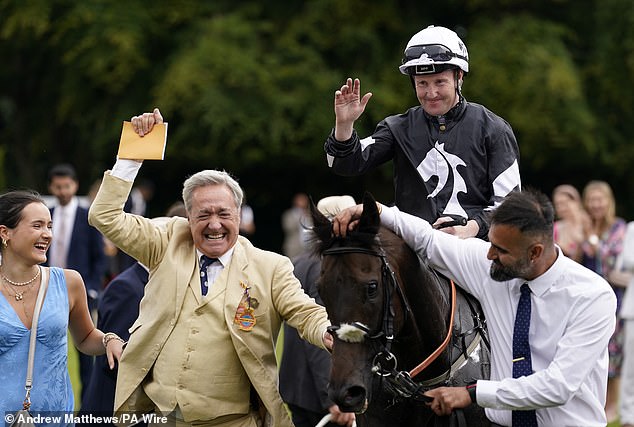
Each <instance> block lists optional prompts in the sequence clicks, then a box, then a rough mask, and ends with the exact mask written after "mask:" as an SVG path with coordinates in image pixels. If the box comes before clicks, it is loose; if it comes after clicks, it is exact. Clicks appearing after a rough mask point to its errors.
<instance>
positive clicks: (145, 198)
mask: <svg viewBox="0 0 634 427" xmlns="http://www.w3.org/2000/svg"><path fill="white" fill-rule="evenodd" d="M152 197H154V183H153V182H152V181H150V180H149V179H139V180H138V182H136V183H135V184H134V187H132V191H130V198H129V201H130V210H129V211H126V212H130V213H133V214H135V215H141V216H146V215H147V204H148V202H149V201H150V200H152ZM124 211H125V209H124Z"/></svg>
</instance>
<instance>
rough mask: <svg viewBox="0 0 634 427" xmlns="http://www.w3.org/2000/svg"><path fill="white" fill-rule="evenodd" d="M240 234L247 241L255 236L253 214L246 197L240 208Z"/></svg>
mask: <svg viewBox="0 0 634 427" xmlns="http://www.w3.org/2000/svg"><path fill="white" fill-rule="evenodd" d="M240 234H241V235H243V236H244V237H246V238H249V239H250V238H251V237H253V235H254V234H255V214H254V212H253V208H252V207H251V206H249V205H248V204H247V200H246V197H245V199H244V200H243V201H242V206H241V208H240Z"/></svg>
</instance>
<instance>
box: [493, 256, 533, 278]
mask: <svg viewBox="0 0 634 427" xmlns="http://www.w3.org/2000/svg"><path fill="white" fill-rule="evenodd" d="M530 266H531V263H530V260H529V259H528V258H527V259H519V260H517V262H515V263H514V264H511V265H503V264H502V263H500V262H499V261H497V260H495V261H492V262H491V268H490V270H489V274H490V275H491V278H492V279H493V280H495V281H496V282H506V281H508V280H512V279H520V278H525V277H527V276H528V272H529V269H530Z"/></svg>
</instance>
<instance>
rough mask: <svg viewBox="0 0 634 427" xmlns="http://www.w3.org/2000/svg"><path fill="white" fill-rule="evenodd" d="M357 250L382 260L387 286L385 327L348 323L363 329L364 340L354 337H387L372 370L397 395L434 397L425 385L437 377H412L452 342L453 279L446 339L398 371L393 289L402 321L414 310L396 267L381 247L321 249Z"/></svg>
mask: <svg viewBox="0 0 634 427" xmlns="http://www.w3.org/2000/svg"><path fill="white" fill-rule="evenodd" d="M354 253H360V254H367V255H372V256H376V257H379V258H380V259H381V263H382V266H381V279H382V282H383V289H384V291H383V294H384V300H383V329H382V330H381V331H378V332H375V333H372V332H371V331H370V330H369V328H368V327H367V326H365V325H363V324H362V323H360V322H354V323H352V324H349V325H345V326H346V327H352V328H356V329H358V330H359V331H360V332H361V333H360V334H359V335H361V336H362V337H363V339H360V340H355V341H356V342H361V341H363V340H364V339H368V340H370V341H371V342H377V341H379V340H381V339H382V338H385V344H383V345H382V347H383V348H382V349H381V350H379V351H378V352H377V354H376V355H375V356H374V358H373V360H372V372H373V373H374V374H376V375H378V376H380V377H383V378H384V379H386V380H387V383H388V385H389V386H390V388H391V389H392V391H393V392H394V393H395V394H397V395H400V396H401V397H404V398H412V399H415V400H420V401H429V400H431V398H429V397H427V396H425V395H424V394H423V392H424V387H425V386H431V385H433V384H435V381H436V379H434V380H433V381H430V382H427V381H426V382H423V383H416V382H414V381H413V380H412V378H413V377H414V376H416V375H417V374H418V373H420V372H421V371H422V370H423V369H425V368H426V367H428V366H429V365H431V363H432V362H433V361H434V360H436V358H438V356H439V355H440V354H441V353H442V352H443V351H444V350H445V348H446V347H447V345H448V344H449V341H450V338H451V330H452V328H453V322H454V313H455V309H456V287H455V284H454V282H453V280H452V281H451V317H450V321H449V328H448V332H447V336H446V338H445V340H444V341H443V343H442V344H441V345H440V346H439V347H438V348H437V349H436V350H435V351H434V352H433V353H432V354H430V355H429V356H428V357H427V358H426V359H425V360H423V361H422V362H421V363H420V364H419V365H418V366H416V367H415V368H414V369H412V370H411V371H410V372H407V371H397V369H396V368H397V360H396V356H395V355H394V354H392V352H391V351H390V349H391V346H392V342H393V340H394V308H393V307H392V303H391V296H392V292H393V290H396V292H397V293H398V295H399V297H400V298H401V301H402V303H403V313H404V319H403V323H405V322H406V321H407V319H408V318H409V317H410V315H411V312H412V311H411V308H410V305H409V302H408V300H407V297H406V296H405V293H404V292H403V290H402V289H401V287H400V286H399V285H398V282H397V280H396V276H395V274H394V270H392V268H391V267H390V265H389V263H388V261H387V257H386V255H385V252H384V251H383V249H382V248H381V249H380V250H379V251H377V250H372V249H366V248H361V247H335V248H328V249H326V250H324V251H323V252H322V255H342V254H354ZM413 326H414V328H415V329H416V334H417V335H418V336H419V337H420V336H421V334H420V331H419V330H418V326H417V325H416V323H415V322H414V323H413ZM341 329H342V326H341V325H332V326H330V327H328V332H329V333H331V334H333V335H338V334H339V331H340V330H341ZM340 339H341V338H340Z"/></svg>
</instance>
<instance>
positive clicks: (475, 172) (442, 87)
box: [324, 25, 521, 239]
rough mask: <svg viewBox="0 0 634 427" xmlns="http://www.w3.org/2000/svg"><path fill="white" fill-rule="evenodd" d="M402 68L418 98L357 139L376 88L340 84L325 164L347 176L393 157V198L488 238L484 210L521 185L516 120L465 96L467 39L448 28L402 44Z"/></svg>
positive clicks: (458, 230) (462, 233)
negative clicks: (462, 222)
mask: <svg viewBox="0 0 634 427" xmlns="http://www.w3.org/2000/svg"><path fill="white" fill-rule="evenodd" d="M399 70H400V72H401V73H402V74H405V75H407V76H409V79H410V82H411V84H412V87H413V88H414V91H415V93H416V97H417V98H418V102H419V103H420V105H417V106H416V107H412V108H410V109H409V110H407V111H406V112H405V113H403V114H399V115H394V116H390V117H387V118H385V119H384V120H382V121H381V122H380V123H379V124H378V125H377V127H376V129H375V130H374V133H373V134H372V135H371V136H369V137H366V138H364V139H360V138H359V136H358V135H357V133H356V131H355V130H354V123H355V121H356V120H357V119H358V118H359V117H360V116H361V114H363V111H364V110H365V107H366V105H367V103H368V101H369V100H370V97H371V96H372V94H371V93H366V94H365V95H364V96H363V97H361V93H360V92H361V83H360V82H359V79H354V80H353V79H351V78H348V79H347V81H346V83H345V84H344V85H343V86H341V88H340V89H339V90H337V91H336V92H335V99H334V109H335V127H334V130H333V131H332V132H331V134H330V136H329V137H328V138H327V139H326V144H325V146H324V148H325V151H326V154H327V160H328V165H329V166H330V167H331V168H332V170H333V171H334V172H335V173H336V174H338V175H342V176H353V175H361V174H364V173H366V172H367V171H370V170H373V169H375V168H377V167H378V166H380V165H382V164H384V163H386V162H389V161H392V162H393V164H394V200H395V204H396V206H398V207H399V209H400V210H402V211H404V212H408V213H410V214H412V215H416V216H418V217H420V218H423V219H425V220H427V221H429V222H430V223H431V224H434V225H436V226H438V225H439V224H440V223H442V222H450V221H452V220H457V219H458V218H463V219H466V220H468V221H467V222H466V225H464V226H462V225H456V226H450V227H446V228H443V231H445V232H447V233H450V234H456V235H458V236H459V237H472V236H477V237H480V238H483V239H486V236H487V231H488V230H489V226H488V221H487V217H488V215H487V213H488V212H489V211H490V210H491V209H493V208H494V207H495V206H496V205H497V204H498V203H499V202H500V200H501V199H502V198H503V197H504V196H506V195H507V194H508V193H509V192H511V191H513V190H519V189H520V184H521V182H520V171H519V148H518V146H517V141H516V140H515V135H514V134H513V130H512V129H511V126H510V125H509V124H508V123H507V122H506V121H505V120H504V119H502V118H501V117H499V116H497V115H496V114H494V113H493V112H491V111H489V110H488V109H487V108H486V107H484V106H482V105H479V104H476V103H473V102H467V100H466V99H465V98H464V96H463V95H462V83H463V79H464V78H465V76H466V74H467V73H468V72H469V54H468V52H467V47H466V46H465V44H464V43H463V42H462V40H461V39H460V37H458V35H457V34H456V33H455V32H453V31H451V30H450V29H448V28H444V27H435V26H433V25H430V26H429V27H427V28H425V29H424V30H422V31H419V32H418V33H416V34H415V35H414V36H413V37H412V38H411V39H410V41H409V42H408V43H407V47H406V48H405V52H404V56H403V60H402V64H401V65H400V67H399Z"/></svg>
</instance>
